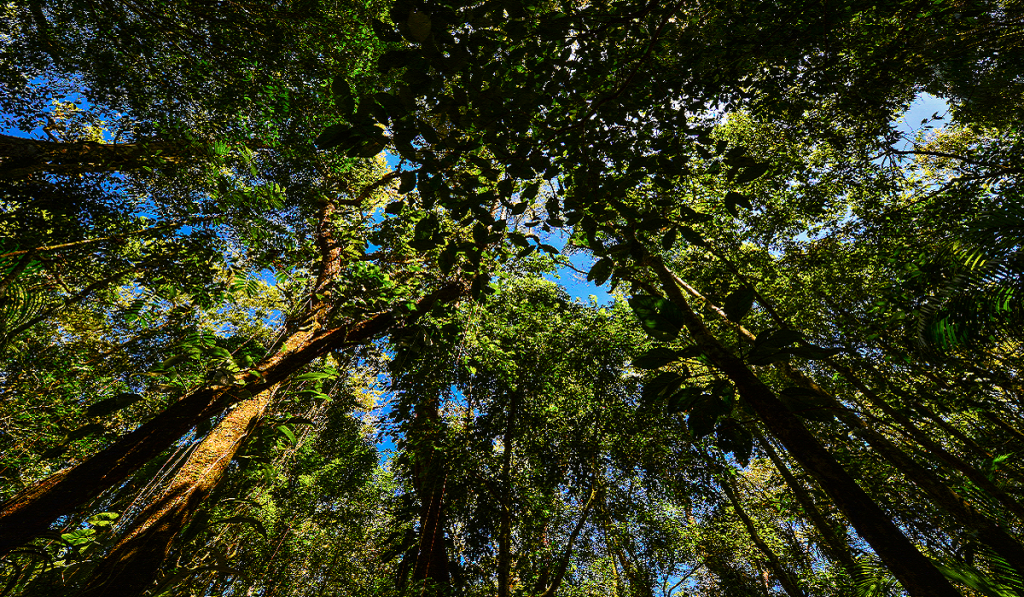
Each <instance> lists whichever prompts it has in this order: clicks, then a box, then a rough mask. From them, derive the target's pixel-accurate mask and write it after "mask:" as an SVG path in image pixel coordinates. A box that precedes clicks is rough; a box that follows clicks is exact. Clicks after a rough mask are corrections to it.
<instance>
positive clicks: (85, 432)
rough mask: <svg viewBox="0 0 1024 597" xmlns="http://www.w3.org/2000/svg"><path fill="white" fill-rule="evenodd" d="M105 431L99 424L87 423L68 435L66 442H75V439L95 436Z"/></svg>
mask: <svg viewBox="0 0 1024 597" xmlns="http://www.w3.org/2000/svg"><path fill="white" fill-rule="evenodd" d="M104 431H105V429H104V427H103V425H100V424H99V423H89V424H88V425H82V426H81V427H79V428H78V429H75V430H74V431H71V432H70V433H68V438H67V439H68V441H75V440H76V439H82V438H83V437H87V436H90V435H96V434H97V433H103V432H104Z"/></svg>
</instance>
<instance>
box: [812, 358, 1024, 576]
mask: <svg viewBox="0 0 1024 597" xmlns="http://www.w3.org/2000/svg"><path fill="white" fill-rule="evenodd" d="M829 364H830V365H831V366H832V368H833V369H835V370H836V371H838V372H839V373H840V374H841V375H842V376H843V377H844V378H846V380H847V381H849V382H850V383H851V384H852V385H853V386H854V387H855V388H856V389H857V390H858V391H859V392H860V393H861V395H863V396H864V397H865V398H867V399H868V401H869V402H870V403H871V404H872V405H873V406H875V407H877V408H879V409H880V410H881V411H882V412H883V413H885V414H886V415H888V416H889V417H891V418H892V419H893V420H894V421H896V422H897V423H898V424H899V425H900V427H901V428H903V429H904V430H905V433H906V434H907V435H908V436H909V437H910V438H911V439H912V440H914V441H916V442H917V443H918V444H920V445H921V447H923V448H924V449H925V450H927V451H928V452H929V453H931V454H932V455H933V456H935V457H937V458H938V459H939V460H941V461H942V462H945V463H946V464H948V465H949V466H950V467H952V468H953V469H954V470H957V471H960V472H961V473H962V474H963V475H964V476H965V477H967V478H968V479H969V480H970V481H971V482H972V483H974V484H975V485H977V486H978V487H979V488H981V489H982V491H984V492H986V493H988V494H989V495H991V496H992V497H993V498H995V499H996V500H997V501H998V502H999V503H1000V504H1002V506H1003V507H1004V508H1006V509H1007V510H1009V511H1010V512H1012V513H1013V514H1014V515H1015V516H1016V517H1017V518H1018V520H1024V507H1022V506H1021V505H1020V504H1019V503H1018V502H1017V501H1016V500H1014V499H1013V498H1012V497H1010V496H1009V495H1007V494H1006V492H1005V491H1003V490H1002V489H1000V488H999V487H998V486H997V485H996V484H995V483H993V482H992V481H991V480H989V478H988V477H986V476H985V474H984V473H982V472H981V471H979V470H978V469H976V468H974V467H973V466H971V465H970V464H968V463H966V462H964V461H963V460H962V459H960V458H958V457H957V456H955V455H953V454H951V453H950V452H948V451H947V450H946V449H945V448H943V447H942V446H940V445H939V444H938V443H936V442H935V441H934V440H932V439H931V437H929V436H928V435H927V434H926V433H925V432H924V431H922V430H921V429H919V428H918V427H917V425H915V424H914V423H913V421H911V420H910V419H908V418H907V417H906V416H904V415H903V414H902V413H900V412H899V411H898V410H896V409H895V408H893V407H892V406H891V405H890V404H889V403H888V402H886V401H885V400H884V399H883V398H882V397H881V396H878V395H877V394H875V393H874V392H872V391H871V390H870V389H869V388H868V387H867V386H866V385H864V384H863V383H862V382H861V381H860V380H859V379H858V378H857V376H856V375H854V373H853V371H852V370H850V368H849V367H844V366H842V365H840V364H838V363H835V362H834V361H833V360H831V359H830V360H829ZM1021 553H1022V555H1024V551H1022V552H1021ZM1021 563H1022V565H1024V561H1022V562H1021Z"/></svg>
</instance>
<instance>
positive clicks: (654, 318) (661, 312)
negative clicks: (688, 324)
mask: <svg viewBox="0 0 1024 597" xmlns="http://www.w3.org/2000/svg"><path fill="white" fill-rule="evenodd" d="M629 306H630V307H632V309H633V312H634V313H636V316H637V319H639V320H640V325H642V326H643V328H644V331H645V332H647V333H648V334H649V335H650V336H651V337H653V338H654V339H656V340H661V341H663V342H671V341H672V340H675V339H676V337H677V336H679V332H680V330H682V329H683V325H684V324H683V314H682V312H681V311H680V310H679V307H676V306H675V305H674V304H672V301H670V300H668V299H666V298H663V297H660V296H651V295H638V296H634V297H632V298H631V299H629Z"/></svg>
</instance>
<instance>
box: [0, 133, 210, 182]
mask: <svg viewBox="0 0 1024 597" xmlns="http://www.w3.org/2000/svg"><path fill="white" fill-rule="evenodd" d="M206 152H207V150H206V149H205V148H204V147H202V146H201V145H196V144H189V143H186V142H169V141H159V140H155V139H152V140H142V141H138V142H135V143H97V142H95V141H68V142H60V141H42V140H39V139H24V138H21V137H12V136H9V135H0V178H3V179H8V180H18V179H23V178H28V177H30V176H33V175H37V174H65V175H77V174H86V173H91V172H128V171H131V170H138V169H140V168H152V167H160V166H172V165H173V166H177V165H182V164H185V163H188V162H195V161H198V160H199V159H201V158H202V157H204V156H205V155H206Z"/></svg>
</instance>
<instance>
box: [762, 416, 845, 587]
mask: <svg viewBox="0 0 1024 597" xmlns="http://www.w3.org/2000/svg"><path fill="white" fill-rule="evenodd" d="M757 439H758V442H759V443H760V444H761V448H762V449H763V450H764V451H765V453H766V454H768V458H769V459H770V460H771V461H772V464H774V465H775V468H776V469H778V471H779V474H781V475H782V478H783V480H785V482H786V485H788V486H789V489H790V490H791V491H792V492H793V495H794V496H796V501H797V502H799V503H800V507H801V508H803V509H804V513H806V514H807V517H808V518H809V519H810V520H811V523H812V524H813V525H814V527H815V528H816V529H818V533H820V534H821V537H822V540H823V541H824V543H825V547H826V549H827V550H828V552H829V555H831V556H832V558H833V559H835V561H837V562H839V563H840V564H841V565H842V566H843V568H845V569H846V573H847V574H849V575H850V578H851V579H852V578H856V577H857V574H858V573H859V571H860V570H859V568H858V567H857V562H856V561H855V560H854V559H853V556H852V555H850V550H849V548H848V547H847V545H846V543H845V542H844V541H842V540H840V538H839V537H838V536H837V535H836V534H835V532H834V531H833V530H832V525H830V524H829V523H828V521H827V520H825V517H824V516H823V515H822V514H821V511H820V510H818V506H816V505H815V503H814V500H813V499H812V498H811V496H810V494H808V493H807V490H806V489H804V487H803V485H801V484H800V481H798V480H797V478H796V477H794V476H793V473H792V472H790V470H789V467H787V466H786V463H785V462H783V461H782V458H780V457H779V455H778V454H777V453H776V452H775V448H773V447H772V444H771V442H769V441H768V440H767V439H765V438H764V437H761V436H760V435H759V436H758V437H757Z"/></svg>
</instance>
